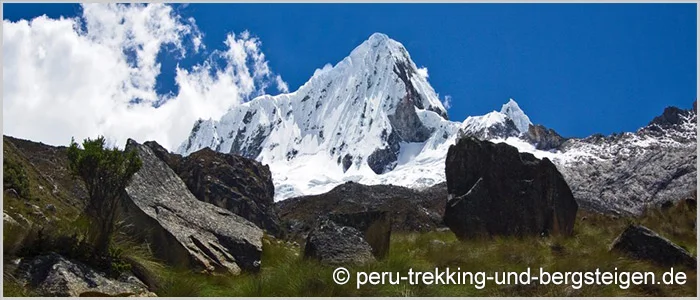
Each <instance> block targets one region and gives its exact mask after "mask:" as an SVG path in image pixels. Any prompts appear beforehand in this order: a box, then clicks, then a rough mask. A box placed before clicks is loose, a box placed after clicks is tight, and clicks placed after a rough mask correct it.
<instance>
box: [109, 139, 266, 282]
mask: <svg viewBox="0 0 700 300" xmlns="http://www.w3.org/2000/svg"><path fill="white" fill-rule="evenodd" d="M126 150H127V151H130V150H135V151H136V152H137V153H138V156H139V157H140V158H141V160H142V162H143V166H142V168H141V169H140V170H139V171H138V172H137V173H136V174H135V175H134V177H133V178H132V181H131V183H130V184H129V185H128V186H127V187H126V196H125V199H124V201H123V204H124V205H123V210H124V211H123V215H124V216H126V220H127V221H128V222H129V223H131V224H133V225H134V226H131V227H130V228H131V230H133V231H134V232H133V233H134V235H136V236H139V237H141V238H143V239H145V240H146V241H147V242H149V243H150V244H151V246H152V247H153V250H154V254H155V255H156V256H158V257H159V258H161V259H163V260H165V261H167V262H169V263H170V264H173V265H176V266H182V267H191V268H195V269H200V270H204V271H208V272H229V273H233V274H237V273H239V272H240V271H241V270H249V271H257V270H259V268H260V255H261V252H262V235H263V232H262V230H261V229H260V228H258V227H257V226H255V225H254V224H253V223H250V222H249V221H247V220H245V219H243V218H242V217H240V216H238V215H236V214H233V213H231V212H230V211H227V210H225V209H222V208H219V207H217V206H215V205H212V204H209V203H206V202H202V201H199V200H197V198H195V197H194V196H193V195H192V193H190V191H189V190H188V189H187V187H186V186H185V184H184V183H183V182H182V180H181V179H180V178H179V177H178V176H177V175H176V174H175V173H174V172H173V171H172V170H171V169H170V168H169V167H168V166H167V165H166V164H165V163H164V162H163V161H161V160H160V159H158V157H156V155H155V154H154V153H153V151H152V150H151V149H150V148H149V147H146V146H143V145H140V144H138V143H136V142H135V141H133V140H131V139H130V140H129V141H128V142H127V146H126Z"/></svg>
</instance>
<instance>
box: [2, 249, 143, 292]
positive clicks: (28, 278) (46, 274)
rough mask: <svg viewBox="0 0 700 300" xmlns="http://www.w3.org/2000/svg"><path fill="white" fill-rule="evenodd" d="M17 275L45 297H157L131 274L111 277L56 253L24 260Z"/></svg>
mask: <svg viewBox="0 0 700 300" xmlns="http://www.w3.org/2000/svg"><path fill="white" fill-rule="evenodd" d="M15 272H16V273H17V277H18V278H19V279H20V280H21V281H24V282H26V284H28V285H29V287H30V288H31V289H32V290H33V291H36V292H37V293H38V294H39V295H41V296H45V297H46V296H49V297H51V296H53V297H55V296H58V297H78V296H86V295H101V296H105V295H107V296H121V297H126V296H150V295H155V294H153V293H150V292H149V291H148V288H147V287H146V285H145V284H143V283H142V282H141V281H140V280H138V279H137V278H136V277H134V276H132V275H130V274H122V275H121V276H120V277H119V278H116V279H115V278H110V277H108V276H106V275H105V274H103V273H100V272H97V271H95V270H94V269H92V268H90V267H89V266H87V265H85V264H83V263H81V262H78V261H73V260H69V259H66V258H65V257H63V256H61V255H58V254H56V253H49V254H46V255H41V256H37V257H34V258H31V259H23V260H22V261H21V262H20V263H19V266H18V267H17V269H16V270H15Z"/></svg>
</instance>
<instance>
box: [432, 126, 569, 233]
mask: <svg viewBox="0 0 700 300" xmlns="http://www.w3.org/2000/svg"><path fill="white" fill-rule="evenodd" d="M445 175H446V177H447V190H448V193H449V195H450V196H449V197H450V199H449V200H448V201H447V206H446V208H445V215H444V221H445V224H446V225H447V226H448V227H450V229H451V230H452V231H453V232H454V233H455V234H456V235H457V237H459V238H461V239H466V238H470V237H473V236H478V235H518V236H522V235H538V234H549V233H555V234H557V233H559V234H571V233H572V231H573V227H574V221H575V219H576V211H577V210H578V205H577V204H576V201H574V197H573V195H572V194H571V190H570V189H569V186H568V185H567V184H566V181H564V178H563V177H562V175H561V174H560V173H559V171H557V168H556V167H555V166H554V164H552V163H551V162H550V161H549V160H548V159H546V158H545V159H542V160H539V159H537V158H535V157H534V156H533V155H532V154H529V153H519V152H518V150H517V149H516V148H515V147H512V146H509V145H507V144H505V143H499V144H494V143H491V142H487V141H480V140H478V139H475V138H472V137H467V138H463V139H460V140H459V141H458V142H457V144H456V145H453V146H451V147H450V149H449V150H448V153H447V160H446V163H445Z"/></svg>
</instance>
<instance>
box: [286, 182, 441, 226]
mask: <svg viewBox="0 0 700 300" xmlns="http://www.w3.org/2000/svg"><path fill="white" fill-rule="evenodd" d="M446 201H447V187H446V185H445V183H441V184H438V185H436V186H433V187H431V188H428V189H426V190H423V191H416V190H413V189H409V188H405V187H400V186H393V185H372V186H368V185H362V184H359V183H355V182H347V183H344V184H342V185H339V186H337V187H335V188H334V189H332V190H330V191H329V192H327V193H324V194H320V195H313V196H302V197H297V198H292V199H287V200H284V201H280V202H277V203H276V205H277V207H278V208H279V211H280V218H281V219H282V220H283V221H284V222H286V223H287V226H288V228H287V230H289V231H290V233H291V235H293V236H299V237H302V238H303V237H304V236H305V235H306V234H307V233H308V231H309V230H311V228H312V227H313V223H314V222H315V220H316V218H317V217H318V216H319V215H327V214H333V213H339V214H343V213H359V212H367V211H387V212H388V214H389V218H390V219H391V227H392V230H393V231H403V232H405V231H430V230H435V229H437V228H438V227H441V226H442V214H443V212H444V209H445V202H446Z"/></svg>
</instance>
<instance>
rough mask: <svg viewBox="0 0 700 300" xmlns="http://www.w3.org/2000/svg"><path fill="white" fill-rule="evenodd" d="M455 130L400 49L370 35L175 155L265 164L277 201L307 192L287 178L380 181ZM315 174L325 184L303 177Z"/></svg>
mask: <svg viewBox="0 0 700 300" xmlns="http://www.w3.org/2000/svg"><path fill="white" fill-rule="evenodd" d="M455 128H456V126H455V124H454V123H453V122H449V121H448V120H447V113H446V111H445V109H444V107H443V106H442V104H441V103H440V101H439V99H438V97H437V94H436V93H435V91H434V90H433V89H432V87H431V86H430V84H428V82H427V80H426V78H425V77H424V76H423V75H421V72H420V71H419V69H418V67H417V66H416V65H415V63H414V62H413V61H412V60H411V59H410V56H409V54H408V52H407V51H406V49H405V48H404V47H403V45H401V44H400V43H399V42H396V41H394V40H392V39H389V38H388V37H387V36H386V35H383V34H373V35H372V36H371V37H370V38H369V39H368V40H367V41H365V42H364V43H362V44H361V45H360V46H358V47H357V48H355V49H354V50H353V51H352V52H351V53H350V55H349V56H348V57H347V58H345V59H343V60H342V61H341V62H339V63H338V64H336V65H335V66H334V67H326V68H324V69H322V70H317V72H315V74H314V76H313V77H312V78H311V79H310V80H309V81H308V82H307V83H306V84H304V85H303V86H302V87H300V88H299V90H297V91H295V92H293V93H289V94H282V95H277V96H262V97H258V98H256V99H254V100H252V101H250V102H248V103H245V104H242V105H240V106H236V107H234V108H232V109H231V110H230V111H229V112H228V113H227V114H226V115H224V116H223V117H222V118H221V120H218V121H215V120H200V121H198V122H197V123H196V124H195V125H194V128H193V130H192V134H191V135H190V137H189V138H188V139H187V140H186V141H185V142H184V143H183V144H182V145H181V146H180V147H179V148H178V150H177V152H178V153H180V154H184V155H187V154H189V153H192V152H194V151H196V150H198V149H201V148H203V147H210V148H212V149H214V150H216V151H220V152H226V153H237V154H241V155H243V156H246V157H249V158H254V159H257V160H259V161H261V162H263V163H266V164H270V165H271V169H273V170H278V171H276V173H277V176H275V179H276V185H277V190H278V197H277V198H278V199H279V198H281V197H285V196H291V195H301V194H303V193H302V191H304V190H306V189H307V188H308V187H306V186H298V185H299V184H296V183H292V184H289V185H285V184H284V182H285V181H287V179H286V178H285V177H286V176H294V174H295V173H298V174H299V175H301V176H302V179H309V180H306V182H310V181H320V182H323V181H332V182H334V183H335V182H337V183H342V182H343V181H347V180H346V179H353V178H354V179H357V178H361V177H366V176H373V175H378V174H385V173H387V172H390V171H392V170H393V169H395V168H397V167H398V166H399V165H400V163H401V162H402V161H404V160H406V156H407V155H408V156H410V155H411V153H407V152H410V151H412V150H414V149H415V148H416V147H418V144H419V145H421V146H422V148H424V147H428V148H430V147H434V146H436V145H441V144H443V143H444V142H445V141H446V140H447V139H448V138H450V137H451V136H452V135H453V133H454V130H455ZM403 145H408V146H403ZM299 169H301V170H299ZM294 170H299V172H294ZM318 170H324V172H323V173H324V175H325V176H319V178H313V179H312V178H304V176H303V174H305V173H308V171H313V172H312V173H320V172H318ZM304 185H306V183H304ZM330 188H332V186H329V187H326V190H328V189H330ZM318 192H321V191H318Z"/></svg>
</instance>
